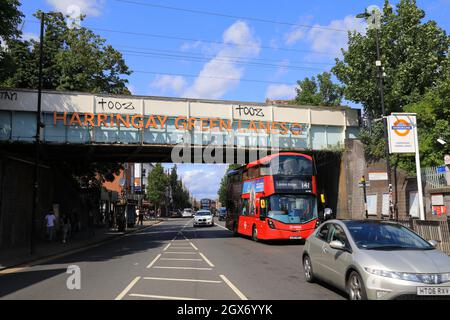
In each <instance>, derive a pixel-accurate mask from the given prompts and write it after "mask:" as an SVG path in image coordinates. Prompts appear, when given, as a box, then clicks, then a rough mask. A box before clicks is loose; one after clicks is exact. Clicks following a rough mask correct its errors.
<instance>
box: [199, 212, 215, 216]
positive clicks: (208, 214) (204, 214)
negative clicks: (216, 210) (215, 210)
mask: <svg viewBox="0 0 450 320" xmlns="http://www.w3.org/2000/svg"><path fill="white" fill-rule="evenodd" d="M195 215H196V216H210V215H211V212H209V211H199V212H197V213H196V214H195Z"/></svg>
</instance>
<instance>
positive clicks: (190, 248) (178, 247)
mask: <svg viewBox="0 0 450 320" xmlns="http://www.w3.org/2000/svg"><path fill="white" fill-rule="evenodd" d="M172 249H189V250H191V249H192V248H191V247H172Z"/></svg>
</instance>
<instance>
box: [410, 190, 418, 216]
mask: <svg viewBox="0 0 450 320" xmlns="http://www.w3.org/2000/svg"><path fill="white" fill-rule="evenodd" d="M409 215H410V216H411V217H416V218H418V217H419V194H418V193H417V192H410V193H409Z"/></svg>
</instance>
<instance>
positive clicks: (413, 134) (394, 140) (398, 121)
mask: <svg viewBox="0 0 450 320" xmlns="http://www.w3.org/2000/svg"><path fill="white" fill-rule="evenodd" d="M387 120H388V121H387V123H388V140H389V153H414V154H415V158H416V175H417V189H418V190H417V191H418V194H419V213H420V220H425V210H424V208H425V206H424V203H423V188H422V173H421V170H420V156H419V139H418V133H417V117H416V114H415V113H391V115H390V116H388V117H387Z"/></svg>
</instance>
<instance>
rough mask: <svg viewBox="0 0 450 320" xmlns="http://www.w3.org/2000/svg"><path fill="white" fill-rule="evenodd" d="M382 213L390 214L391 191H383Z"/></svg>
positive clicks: (384, 214)
mask: <svg viewBox="0 0 450 320" xmlns="http://www.w3.org/2000/svg"><path fill="white" fill-rule="evenodd" d="M381 214H382V215H383V216H388V215H389V193H383V205H382V208H381Z"/></svg>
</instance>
